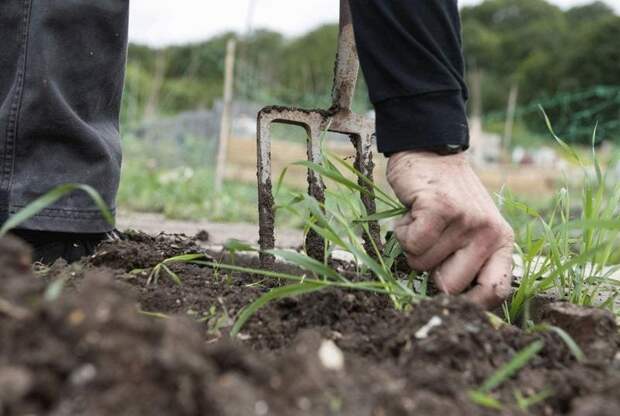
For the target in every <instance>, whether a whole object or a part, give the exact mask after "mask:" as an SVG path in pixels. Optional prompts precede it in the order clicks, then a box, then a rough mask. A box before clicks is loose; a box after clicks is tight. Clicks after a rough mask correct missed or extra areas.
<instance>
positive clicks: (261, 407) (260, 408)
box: [254, 400, 269, 416]
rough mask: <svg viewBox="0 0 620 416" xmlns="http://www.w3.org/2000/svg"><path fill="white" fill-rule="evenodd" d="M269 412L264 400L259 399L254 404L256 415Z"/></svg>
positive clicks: (263, 415)
mask: <svg viewBox="0 0 620 416" xmlns="http://www.w3.org/2000/svg"><path fill="white" fill-rule="evenodd" d="M267 413H269V406H268V405H267V403H266V402H265V401H264V400H259V401H257V402H256V403H255V404H254V414H255V415H256V416H265V415H266V414H267Z"/></svg>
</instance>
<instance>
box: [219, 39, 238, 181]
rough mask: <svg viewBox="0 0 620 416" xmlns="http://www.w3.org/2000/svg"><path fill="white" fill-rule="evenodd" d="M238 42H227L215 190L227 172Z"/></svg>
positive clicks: (232, 40) (233, 40) (230, 40)
mask: <svg viewBox="0 0 620 416" xmlns="http://www.w3.org/2000/svg"><path fill="white" fill-rule="evenodd" d="M236 46H237V42H236V41H235V39H229V40H228V43H227V44H226V72H225V74H224V105H223V108H222V118H221V121H220V137H219V141H218V151H217V165H216V168H215V192H216V193H219V192H220V191H221V190H222V185H223V183H224V176H225V174H226V154H227V152H228V139H229V138H230V131H231V125H232V120H231V116H232V114H231V113H232V101H233V85H234V79H235V49H236Z"/></svg>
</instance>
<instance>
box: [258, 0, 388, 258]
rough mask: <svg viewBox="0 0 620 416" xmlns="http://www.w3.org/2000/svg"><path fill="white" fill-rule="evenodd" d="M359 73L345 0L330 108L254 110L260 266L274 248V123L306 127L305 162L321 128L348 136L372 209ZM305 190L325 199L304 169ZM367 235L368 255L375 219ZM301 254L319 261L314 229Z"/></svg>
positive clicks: (314, 158)
mask: <svg viewBox="0 0 620 416" xmlns="http://www.w3.org/2000/svg"><path fill="white" fill-rule="evenodd" d="M358 72H359V60H358V56H357V49H356V46H355V37H354V32H353V22H352V17H351V9H350V5H349V0H340V31H339V35H338V54H337V56H336V65H335V70H334V85H333V89H332V106H331V107H330V108H329V109H327V110H316V109H314V110H306V109H301V108H289V107H280V106H269V107H265V108H263V109H262V110H260V111H259V113H258V130H257V144H258V146H257V147H258V149H257V150H258V151H257V159H258V202H259V206H258V209H259V227H260V231H259V245H260V248H261V253H262V254H261V264H262V266H263V267H270V266H271V265H272V264H273V260H274V259H273V256H271V255H268V254H266V253H265V251H266V250H270V249H273V248H274V246H275V234H274V232H275V229H274V227H275V226H274V219H275V218H274V200H273V193H272V181H271V178H272V172H271V125H272V124H274V123H281V124H289V125H294V126H299V127H303V128H304V129H305V130H306V133H307V136H308V139H307V153H308V160H309V161H311V162H313V163H316V164H321V162H322V161H321V143H320V141H321V135H322V134H323V133H324V132H325V131H329V132H334V133H340V134H344V135H347V136H349V137H350V138H351V141H352V143H353V145H354V147H355V150H356V159H355V167H356V168H357V170H358V171H359V172H360V173H361V174H362V175H364V176H365V177H366V178H368V179H369V180H370V182H367V181H364V180H362V179H360V180H359V185H360V186H362V187H364V189H366V190H367V191H368V192H363V193H361V199H362V202H363V204H364V206H365V208H366V212H367V214H368V215H372V214H374V213H375V212H376V204H375V198H374V192H373V188H372V185H371V183H372V180H373V169H374V164H373V161H372V137H373V135H374V131H375V123H374V120H373V119H371V118H368V117H365V116H363V115H360V114H356V113H354V112H352V111H351V104H352V101H353V95H354V92H355V85H356V83H357V77H358ZM308 193H309V194H310V195H311V196H312V197H314V198H315V199H316V200H317V201H319V202H321V203H323V202H325V185H324V184H323V181H322V180H321V178H320V176H319V175H318V174H317V173H316V172H314V171H313V170H311V169H309V170H308ZM369 230H370V235H364V246H365V249H366V251H367V252H368V253H374V252H375V251H374V249H373V248H372V247H373V244H375V245H376V247H381V244H380V242H381V239H380V235H379V234H380V230H379V224H378V223H377V222H371V223H370V224H369ZM306 252H307V253H308V255H310V256H311V257H313V258H315V259H317V260H320V261H322V260H324V253H325V241H324V240H323V239H322V238H321V237H320V236H319V235H318V234H317V233H315V232H314V231H312V230H311V231H310V232H309V233H308V235H307V237H306Z"/></svg>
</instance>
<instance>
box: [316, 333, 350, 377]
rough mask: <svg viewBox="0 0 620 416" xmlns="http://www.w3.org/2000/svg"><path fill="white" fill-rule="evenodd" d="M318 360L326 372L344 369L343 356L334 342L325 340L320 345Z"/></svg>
mask: <svg viewBox="0 0 620 416" xmlns="http://www.w3.org/2000/svg"><path fill="white" fill-rule="evenodd" d="M319 360H320V361H321V364H323V367H325V368H327V369H328V370H334V371H339V370H342V368H343V367H344V354H343V353H342V350H341V349H340V348H338V346H337V345H336V344H335V343H334V341H330V340H325V341H323V342H322V343H321V347H320V348H319Z"/></svg>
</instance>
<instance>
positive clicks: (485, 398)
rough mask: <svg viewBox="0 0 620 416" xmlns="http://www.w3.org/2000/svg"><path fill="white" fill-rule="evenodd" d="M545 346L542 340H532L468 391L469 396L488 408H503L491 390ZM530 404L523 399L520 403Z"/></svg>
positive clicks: (523, 365)
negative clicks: (480, 384)
mask: <svg viewBox="0 0 620 416" xmlns="http://www.w3.org/2000/svg"><path fill="white" fill-rule="evenodd" d="M544 346H545V344H544V342H542V341H534V342H533V343H531V344H530V345H528V346H527V347H525V348H524V349H522V350H521V351H519V352H518V353H517V354H516V355H515V356H514V357H513V359H512V360H510V361H509V362H508V363H506V364H504V365H503V366H501V367H500V368H499V369H498V370H497V371H496V372H495V373H493V374H492V375H491V376H490V377H489V378H488V379H487V380H486V381H485V382H484V383H483V384H482V386H480V387H479V388H478V389H476V390H472V391H470V392H469V398H470V399H471V400H472V401H473V402H474V403H476V404H478V405H480V406H484V407H488V408H490V409H497V410H501V409H503V407H504V406H503V405H502V403H501V402H500V401H499V400H497V399H496V398H495V397H493V396H492V395H491V391H492V390H494V389H495V388H497V387H499V386H500V385H501V384H503V383H504V382H505V381H506V380H508V379H509V378H510V377H512V376H513V375H515V374H516V373H517V372H519V371H520V370H521V369H522V368H523V367H525V366H526V365H527V364H528V363H529V362H530V361H531V360H532V359H533V358H534V357H535V356H536V355H537V354H538V353H539V352H540V351H541V350H542V349H543V347H544ZM525 404H527V405H528V406H531V405H532V402H527V401H524V402H522V403H521V405H525Z"/></svg>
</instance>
